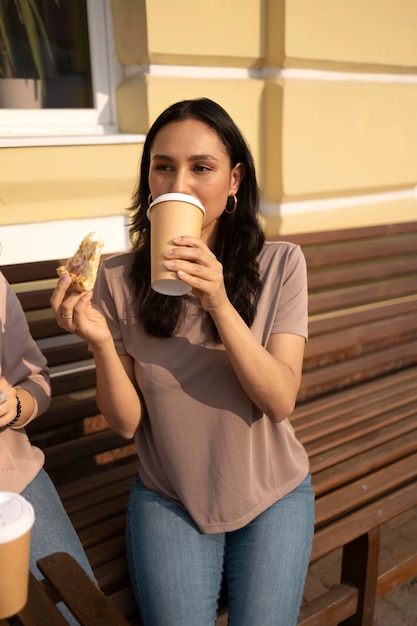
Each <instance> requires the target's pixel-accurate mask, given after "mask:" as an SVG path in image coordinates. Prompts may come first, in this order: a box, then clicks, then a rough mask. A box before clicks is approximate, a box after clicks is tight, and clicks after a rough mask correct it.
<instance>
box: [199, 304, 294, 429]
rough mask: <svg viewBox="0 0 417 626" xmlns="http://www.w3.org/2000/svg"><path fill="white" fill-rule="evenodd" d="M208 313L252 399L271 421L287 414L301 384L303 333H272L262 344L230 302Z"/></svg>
mask: <svg viewBox="0 0 417 626" xmlns="http://www.w3.org/2000/svg"><path fill="white" fill-rule="evenodd" d="M211 315H212V317H213V320H214V322H215V324H216V326H217V329H218V331H219V334H220V338H221V340H222V342H223V345H224V347H225V349H226V352H227V354H228V357H229V359H230V361H231V363H232V365H233V368H234V370H235V373H236V375H237V377H238V378H239V381H240V383H241V385H242V387H243V388H244V389H245V391H246V393H247V394H248V396H249V397H250V399H251V400H252V402H253V403H254V404H255V405H256V406H257V407H258V408H259V409H260V410H261V411H262V412H263V413H265V414H266V415H268V417H270V418H271V419H272V420H274V421H281V420H283V419H286V418H287V417H289V416H290V415H291V413H292V412H293V410H294V407H295V400H296V397H297V392H298V389H299V387H300V381H301V372H302V363H303V355H304V346H305V339H304V337H301V336H300V335H292V334H288V333H280V334H276V335H271V338H270V340H269V342H268V346H267V348H264V347H263V346H262V345H261V344H260V343H259V341H258V340H257V339H256V337H255V336H254V335H253V334H252V333H251V331H250V329H249V328H248V327H247V326H246V324H245V323H244V321H243V320H242V318H241V317H240V315H239V314H238V313H237V311H236V309H234V307H233V306H232V305H231V304H230V302H228V303H227V302H226V303H225V304H224V305H223V306H221V307H218V308H216V309H213V311H211Z"/></svg>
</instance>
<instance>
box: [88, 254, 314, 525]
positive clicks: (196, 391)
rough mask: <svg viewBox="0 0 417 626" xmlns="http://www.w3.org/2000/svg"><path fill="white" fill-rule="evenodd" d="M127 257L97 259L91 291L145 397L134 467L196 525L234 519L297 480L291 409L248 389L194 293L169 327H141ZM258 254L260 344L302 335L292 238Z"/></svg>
mask: <svg viewBox="0 0 417 626" xmlns="http://www.w3.org/2000/svg"><path fill="white" fill-rule="evenodd" d="M131 261H132V254H131V253H127V254H123V255H118V256H115V257H112V258H111V259H107V260H105V261H103V263H102V266H101V269H100V272H99V276H98V279H97V283H96V288H95V301H96V302H97V304H98V306H99V307H100V309H101V310H102V311H103V313H104V315H105V316H106V318H107V320H108V323H109V327H110V330H111V332H112V335H113V338H114V341H115V345H116V349H117V352H118V353H119V354H120V355H123V354H129V355H130V356H131V357H132V358H133V359H134V362H135V376H136V381H137V385H138V388H139V389H140V392H141V394H142V396H143V400H144V402H145V405H146V409H147V410H146V414H144V415H143V418H142V420H141V423H140V426H139V428H138V430H137V432H136V435H135V443H136V450H137V454H138V458H139V466H138V471H139V475H140V477H141V479H142V481H143V482H144V484H145V485H146V486H147V487H148V488H150V489H152V490H155V491H157V492H159V493H161V494H163V495H164V496H166V497H167V498H169V499H172V500H174V501H176V502H178V503H180V504H181V505H182V506H183V507H184V508H185V509H186V510H187V511H188V512H189V514H190V515H191V517H192V518H193V520H194V521H195V523H196V524H197V526H198V527H199V529H200V530H201V531H202V532H204V533H217V532H228V531H233V530H236V529H238V528H241V527H242V526H244V525H246V524H247V523H249V522H250V521H251V520H252V519H254V518H255V517H256V516H257V515H259V514H260V513H262V512H263V511H264V510H265V509H267V508H268V507H269V506H271V505H272V504H273V503H274V502H276V501H277V500H278V499H280V498H282V497H283V496H285V495H286V494H287V493H289V492H290V491H292V490H293V489H294V488H295V487H297V486H298V485H299V484H300V483H301V482H302V480H303V479H304V478H305V476H306V475H307V473H308V471H309V462H308V457H307V454H306V452H305V450H304V448H303V446H302V445H301V443H300V442H299V441H298V440H297V439H296V437H295V434H294V430H293V427H292V425H291V423H290V421H289V420H288V419H286V420H284V421H281V422H274V421H272V420H271V419H270V418H269V417H268V416H267V415H265V414H262V412H261V411H260V410H259V409H258V408H257V407H256V406H255V405H254V404H253V402H252V401H251V400H250V398H249V397H248V396H247V394H246V392H245V391H244V390H243V388H242V386H241V385H240V382H239V380H238V379H237V377H236V375H235V373H234V370H233V367H232V365H231V363H230V361H229V358H228V356H227V354H226V351H225V349H224V347H223V345H222V344H216V343H214V342H213V341H212V340H211V339H210V335H209V333H208V332H207V314H206V313H205V312H204V311H203V310H202V308H201V306H200V301H199V300H198V299H197V298H195V297H193V296H189V295H187V296H183V297H184V299H185V301H186V314H185V319H184V320H183V323H182V324H181V327H180V328H179V330H178V332H177V333H176V334H175V336H172V337H168V338H160V337H154V336H152V335H149V334H148V333H147V332H146V331H145V330H144V328H143V326H142V324H141V323H139V322H138V321H137V319H136V315H135V306H134V295H133V291H132V288H131V286H130V283H129V270H130V264H131ZM259 264H260V271H261V277H262V282H263V289H262V293H261V296H260V299H259V303H258V308H257V313H256V317H255V320H254V323H253V325H252V328H251V330H252V332H253V334H254V335H255V336H256V337H257V339H258V340H259V342H260V343H261V344H262V345H263V346H266V345H267V343H268V340H269V337H270V336H271V334H274V333H293V334H296V335H301V336H304V337H305V338H306V339H307V279H306V264H305V259H304V256H303V254H302V252H301V250H300V248H299V246H296V245H293V244H291V243H286V242H267V243H265V245H264V247H263V250H262V251H261V253H260V255H259ZM247 358H248V359H250V358H251V355H250V354H248V355H247ZM126 410H129V408H128V407H126Z"/></svg>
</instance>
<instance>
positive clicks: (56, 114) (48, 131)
mask: <svg viewBox="0 0 417 626" xmlns="http://www.w3.org/2000/svg"><path fill="white" fill-rule="evenodd" d="M86 2H87V21H88V34H89V47H90V60H91V77H92V90H93V99H94V106H93V108H88V109H39V110H35V109H0V144H3V145H4V142H3V141H2V139H5V138H6V139H8V140H9V141H10V142H11V143H8V145H12V144H13V139H16V144H17V145H22V140H23V143H24V138H25V137H27V138H28V140H29V141H28V145H32V142H31V141H30V138H31V137H37V138H40V137H41V138H42V137H43V138H47V137H51V138H52V137H58V136H61V137H62V136H64V137H65V136H66V135H68V136H70V135H71V136H74V135H78V136H84V137H87V136H89V135H91V136H106V135H114V134H117V133H118V129H117V120H116V109H115V101H114V92H115V86H116V84H117V83H118V82H119V80H120V79H121V78H122V76H123V70H122V67H121V66H120V64H119V63H118V61H117V59H116V55H115V51H114V38H113V30H112V19H111V6H110V0H86ZM54 143H55V142H54Z"/></svg>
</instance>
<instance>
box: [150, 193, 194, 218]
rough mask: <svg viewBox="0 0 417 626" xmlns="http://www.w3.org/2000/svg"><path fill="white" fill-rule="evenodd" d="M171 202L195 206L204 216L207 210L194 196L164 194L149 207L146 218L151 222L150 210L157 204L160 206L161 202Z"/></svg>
mask: <svg viewBox="0 0 417 626" xmlns="http://www.w3.org/2000/svg"><path fill="white" fill-rule="evenodd" d="M169 201H174V202H175V201H178V202H188V204H194V205H195V206H197V207H198V208H199V209H201V211H203V215H204V214H205V212H206V210H205V208H204V207H203V205H202V204H201V202H200V200H197V198H194V196H189V195H188V194H187V193H163V194H162V196H158V197H157V198H155V200H154V201H153V202H152V203H151V204H150V205H149V207H148V210H147V211H146V217H147V218H148V219H149V220H150V219H151V218H150V210H151V208H152V207H153V206H154V205H155V204H159V203H160V202H169Z"/></svg>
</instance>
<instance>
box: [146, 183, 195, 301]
mask: <svg viewBox="0 0 417 626" xmlns="http://www.w3.org/2000/svg"><path fill="white" fill-rule="evenodd" d="M146 215H147V216H148V218H149V220H150V221H151V286H152V289H154V291H157V292H158V293H163V294H165V295H168V296H182V295H184V294H185V293H188V292H189V291H191V287H190V286H189V285H186V284H185V283H184V282H183V281H182V280H180V279H179V278H178V277H177V274H176V272H169V271H168V270H167V269H166V267H165V265H164V263H165V261H166V259H165V257H164V256H163V253H164V252H166V251H167V250H169V249H170V248H173V247H175V244H174V243H173V241H172V240H173V239H175V237H179V236H181V235H190V236H192V237H200V235H201V227H202V225H203V219H204V215H205V210H204V207H203V205H202V204H201V202H200V201H199V200H197V198H194V197H193V196H189V195H188V194H185V193H165V194H163V195H162V196H158V198H155V200H154V201H153V202H152V204H151V205H150V206H149V208H148V211H147V213H146Z"/></svg>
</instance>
